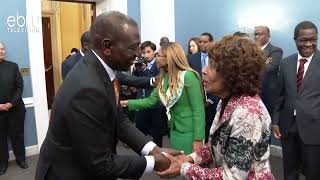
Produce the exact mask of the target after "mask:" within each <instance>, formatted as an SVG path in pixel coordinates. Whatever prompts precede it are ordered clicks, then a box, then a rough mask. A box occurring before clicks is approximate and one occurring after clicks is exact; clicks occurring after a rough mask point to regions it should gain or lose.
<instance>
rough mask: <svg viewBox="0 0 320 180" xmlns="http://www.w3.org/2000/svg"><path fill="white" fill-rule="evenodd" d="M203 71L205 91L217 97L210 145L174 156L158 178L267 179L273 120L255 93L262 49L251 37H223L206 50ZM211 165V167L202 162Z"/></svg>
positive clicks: (269, 175)
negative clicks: (249, 38) (206, 59)
mask: <svg viewBox="0 0 320 180" xmlns="http://www.w3.org/2000/svg"><path fill="white" fill-rule="evenodd" d="M208 53H209V65H208V66H207V67H206V68H204V69H203V74H204V77H203V81H204V86H205V88H206V90H207V92H209V93H212V94H215V95H218V96H219V97H221V99H222V100H221V101H220V103H219V105H218V108H217V114H216V116H215V118H214V121H213V124H212V126H211V130H210V139H209V143H208V144H205V145H204V146H203V147H202V148H200V149H198V150H197V151H195V152H194V153H192V154H189V155H188V156H186V155H181V156H178V157H172V156H170V155H168V154H164V155H165V156H166V157H168V158H169V159H170V160H171V166H170V168H169V169H168V170H166V171H164V172H158V174H159V175H160V176H162V177H174V176H177V175H181V176H184V177H186V178H187V179H201V180H206V179H207V180H211V179H212V180H213V179H214V180H215V179H217V180H218V179H219V180H220V179H226V180H233V179H237V180H271V179H274V177H273V175H272V174H271V169H270V164H269V155H270V148H269V142H270V123H271V118H270V116H269V114H268V111H267V109H266V107H265V106H264V104H263V103H262V101H261V99H260V97H259V95H258V94H259V92H260V86H261V80H260V78H261V74H262V71H263V67H264V61H265V59H264V57H263V55H262V51H261V50H260V49H259V48H258V47H257V46H256V45H254V44H253V43H252V42H251V41H250V40H248V39H245V38H241V37H234V36H226V37H224V38H223V39H222V40H221V41H219V42H217V43H215V44H212V45H210V46H209V49H208ZM210 163H212V164H213V168H204V167H203V165H206V164H210Z"/></svg>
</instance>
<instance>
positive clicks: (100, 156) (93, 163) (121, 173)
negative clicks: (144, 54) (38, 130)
mask: <svg viewBox="0 0 320 180" xmlns="http://www.w3.org/2000/svg"><path fill="white" fill-rule="evenodd" d="M90 34H91V37H92V42H93V49H92V50H90V51H88V52H87V53H86V54H85V56H84V57H83V58H82V60H81V61H80V62H79V63H78V64H77V66H75V67H74V69H73V70H72V71H71V72H70V73H69V75H68V78H66V79H65V81H64V82H63V84H62V86H61V87H60V89H59V92H58V93H57V96H56V99H55V101H54V104H53V108H52V112H51V120H50V125H49V129H48V132H47V136H46V138H45V141H44V143H43V145H42V147H41V151H40V157H39V161H38V165H37V170H36V178H35V179H36V180H44V179H54V180H56V179H59V180H64V179H65V180H95V179H116V178H118V177H119V178H130V179H137V178H139V177H140V176H141V175H142V174H143V173H144V172H150V171H152V169H155V170H157V171H162V170H165V169H167V168H168V167H169V165H170V161H168V159H166V158H165V157H164V156H163V155H162V154H161V153H160V149H159V148H158V147H157V146H156V145H155V144H154V143H153V142H151V141H148V139H147V138H146V137H145V136H144V135H143V134H142V133H141V132H140V131H138V130H137V129H136V128H135V127H134V125H133V124H132V123H131V122H130V121H129V120H128V118H127V117H126V116H124V114H123V112H122V111H121V108H119V106H118V102H119V101H118V97H119V96H118V95H119V93H118V83H117V80H116V79H115V72H114V71H115V70H119V71H126V70H127V69H128V68H129V67H130V66H131V64H132V62H133V60H134V59H135V58H136V57H140V56H141V51H140V48H139V44H140V34H139V29H138V26H137V24H136V22H135V21H134V20H132V19H131V18H130V17H128V16H126V15H124V14H122V13H120V12H114V11H112V12H109V13H103V14H101V15H99V16H98V17H97V18H96V20H95V22H94V23H93V24H92V26H91V30H90ZM118 139H119V140H121V141H123V142H124V143H126V144H127V145H128V146H129V147H131V148H132V149H133V150H134V151H135V152H137V153H139V154H140V153H141V154H142V155H145V157H143V156H142V157H141V156H130V155H117V154H116V145H117V141H118ZM147 155H149V156H147ZM150 155H152V156H150Z"/></svg>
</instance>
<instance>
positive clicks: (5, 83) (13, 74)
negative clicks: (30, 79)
mask: <svg viewBox="0 0 320 180" xmlns="http://www.w3.org/2000/svg"><path fill="white" fill-rule="evenodd" d="M22 91H23V79H22V76H21V74H20V70H19V68H18V65H17V64H16V63H14V62H10V61H6V60H3V61H2V62H0V104H4V103H7V102H10V103H11V104H12V105H13V107H12V108H19V110H20V109H21V110H22V112H24V111H25V106H24V103H23V101H22V97H21V96H22ZM0 113H6V112H1V111H0Z"/></svg>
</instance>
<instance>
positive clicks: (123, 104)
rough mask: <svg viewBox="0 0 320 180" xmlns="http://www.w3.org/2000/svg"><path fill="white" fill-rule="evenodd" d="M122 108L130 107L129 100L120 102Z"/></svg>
mask: <svg viewBox="0 0 320 180" xmlns="http://www.w3.org/2000/svg"><path fill="white" fill-rule="evenodd" d="M120 106H121V107H128V100H123V101H120Z"/></svg>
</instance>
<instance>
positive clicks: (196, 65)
mask: <svg viewBox="0 0 320 180" xmlns="http://www.w3.org/2000/svg"><path fill="white" fill-rule="evenodd" d="M210 42H213V37H212V35H211V34H210V33H208V32H205V33H202V34H201V36H200V41H199V48H200V52H197V53H195V54H192V55H190V56H189V57H188V61H189V64H190V66H191V68H192V69H194V70H196V71H197V72H198V73H199V75H200V76H201V77H202V69H203V68H204V67H205V66H207V65H208V62H209V59H208V58H209V57H208V52H207V47H208V44H209V43H210ZM218 102H219V98H218V97H217V96H214V95H209V94H206V102H205V111H206V129H205V135H206V142H207V141H208V136H209V131H210V127H211V125H212V121H213V119H214V116H215V115H216V109H217V105H218Z"/></svg>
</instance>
